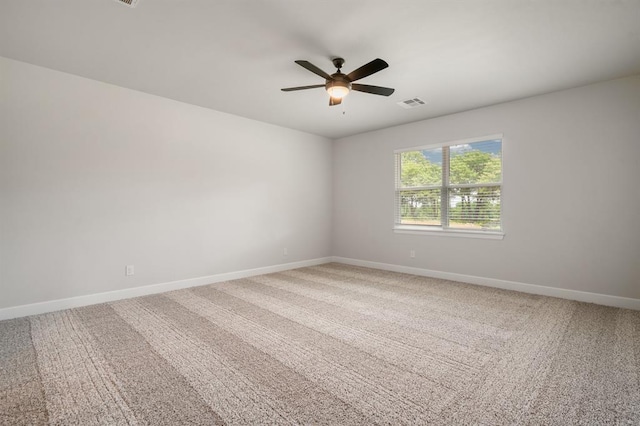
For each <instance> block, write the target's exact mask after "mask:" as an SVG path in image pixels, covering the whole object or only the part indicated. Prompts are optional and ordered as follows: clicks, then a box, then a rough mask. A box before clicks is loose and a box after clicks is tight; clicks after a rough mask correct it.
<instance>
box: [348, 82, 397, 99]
mask: <svg viewBox="0 0 640 426" xmlns="http://www.w3.org/2000/svg"><path fill="white" fill-rule="evenodd" d="M351 89H352V90H356V91H358V92H365V93H373V94H374V95H382V96H389V95H391V94H392V93H393V92H395V89H391V88H390V87H380V86H369V85H368V84H358V83H353V84H352V85H351Z"/></svg>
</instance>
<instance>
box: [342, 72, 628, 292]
mask: <svg viewBox="0 0 640 426" xmlns="http://www.w3.org/2000/svg"><path fill="white" fill-rule="evenodd" d="M428 107H429V106H428V105H427V106H426V107H425V108H428ZM407 113H408V114H410V113H411V110H408V111H407ZM495 133H503V134H504V142H503V150H504V186H503V194H504V196H503V224H504V230H505V232H506V236H505V238H504V240H501V241H500V240H481V239H469V238H452V237H440V236H422V235H403V234H394V233H393V231H392V225H393V202H394V161H393V150H394V149H398V148H406V147H413V146H418V145H423V144H430V143H438V142H444V141H452V140H456V139H464V138H471V137H476V136H484V135H490V134H495ZM333 161H334V184H333V185H334V186H333V189H334V198H333V206H334V210H333V240H332V241H333V249H332V253H333V255H334V256H341V257H347V258H352V259H361V260H366V261H371V262H382V263H387V264H394V265H404V266H411V267H416V268H424V269H429V270H434V271H442V272H449V273H457V274H465V275H471V276H476V277H485V278H492V279H500V280H508V281H515V282H519V283H525V284H534V285H543V286H550V287H556V288H561V289H569V290H578V291H584V292H593V293H601V294H606V295H612V296H620V297H629V298H640V186H639V185H640V165H639V164H640V77H631V78H626V79H620V80H615V81H610V82H604V83H600V84H595V85H591V86H586V87H582V88H577V89H572V90H566V91H562V92H556V93H552V94H547V95H543V96H537V97H534V98H529V99H525V100H521V101H517V102H509V103H505V104H501V105H496V106H492V107H487V108H482V109H478V110H473V111H468V112H463V113H460V114H455V115H450V116H446V117H441V118H436V119H432V120H427V121H421V122H416V123H412V124H409V125H403V126H398V127H394V128H389V129H384V130H380V131H376V132H371V133H366V134H361V135H357V136H352V137H348V138H344V139H341V140H337V141H335V142H334V150H333ZM549 206H553V209H550V208H549ZM411 249H414V250H416V258H415V259H410V258H409V250H411Z"/></svg>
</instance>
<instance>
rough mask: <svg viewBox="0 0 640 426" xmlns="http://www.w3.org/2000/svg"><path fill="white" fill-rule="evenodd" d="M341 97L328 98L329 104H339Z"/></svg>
mask: <svg viewBox="0 0 640 426" xmlns="http://www.w3.org/2000/svg"><path fill="white" fill-rule="evenodd" d="M341 103H342V98H329V106H334V105H340V104H341Z"/></svg>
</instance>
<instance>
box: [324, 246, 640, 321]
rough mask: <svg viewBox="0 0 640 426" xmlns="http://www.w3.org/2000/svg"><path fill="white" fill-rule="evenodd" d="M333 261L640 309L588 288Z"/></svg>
mask: <svg viewBox="0 0 640 426" xmlns="http://www.w3.org/2000/svg"><path fill="white" fill-rule="evenodd" d="M331 259H332V261H333V262H338V263H345V264H347V265H354V266H363V267H366V268H374V269H382V270H385V271H393V272H403V273H406V274H413V275H420V276H425V277H433V278H442V279H445V280H451V281H459V282H463V283H468V284H477V285H483V286H487V287H496V288H502V289H505V290H514V291H520V292H523V293H530V294H538V295H541V296H551V297H558V298H561V299H569V300H576V301H578V302H587V303H596V304H598V305H605V306H613V307H616V308H624V309H634V310H637V311H640V299H632V298H629V297H619V296H609V295H606V294H599V293H589V292H586V291H578V290H568V289H564V288H557V287H546V286H542V285H536V284H525V283H520V282H516V281H505V280H498V279H495V278H484V277H476V276H473V275H463V274H456V273H453V272H442V271H433V270H430V269H422V268H414V267H411V266H401V265H392V264H389V263H380V262H371V261H368V260H359V259H350V258H347V257H339V256H333V257H332V258H331Z"/></svg>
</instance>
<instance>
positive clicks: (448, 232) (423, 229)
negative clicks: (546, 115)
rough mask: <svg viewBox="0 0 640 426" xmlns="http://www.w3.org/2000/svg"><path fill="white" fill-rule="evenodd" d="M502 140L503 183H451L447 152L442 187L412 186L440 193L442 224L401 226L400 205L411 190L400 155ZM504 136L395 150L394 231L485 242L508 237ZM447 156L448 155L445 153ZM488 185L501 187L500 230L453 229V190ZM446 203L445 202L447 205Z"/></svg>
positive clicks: (444, 156) (444, 158) (459, 140)
mask: <svg viewBox="0 0 640 426" xmlns="http://www.w3.org/2000/svg"><path fill="white" fill-rule="evenodd" d="M498 139H499V140H500V146H501V158H502V161H501V162H500V182H499V183H480V184H453V185H452V184H451V183H450V180H449V177H450V170H449V167H450V162H449V161H450V158H449V157H450V155H449V150H444V149H443V163H442V180H441V183H440V184H438V185H428V186H420V187H411V188H410V189H411V190H433V189H437V190H439V191H440V200H441V213H440V215H441V221H442V223H441V225H409V224H402V223H400V217H399V215H400V206H399V205H398V203H399V200H400V196H399V193H400V191H401V190H403V189H404V190H406V189H407V188H401V186H400V184H401V176H400V175H401V156H400V155H399V154H401V153H403V152H412V151H423V150H433V149H437V148H445V147H451V146H455V145H463V144H470V143H474V142H484V141H490V140H498ZM504 146H505V143H504V136H503V134H501V133H498V134H493V135H486V136H481V137H475V138H468V139H457V140H453V141H447V142H441V143H435V144H428V145H420V146H414V147H410V148H401V149H396V150H394V151H393V157H394V163H395V170H394V177H395V183H394V201H393V207H394V212H393V232H394V233H397V234H418V235H436V236H448V237H466V238H485V239H498V240H501V239H503V238H504V235H505V230H504V222H503V213H504V211H503V205H504V203H503V201H504ZM445 153H446V154H445ZM487 186H496V187H499V188H500V230H495V231H492V230H470V229H460V228H449V227H448V222H449V191H450V190H451V189H455V188H481V187H487ZM443 201H444V202H443Z"/></svg>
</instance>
